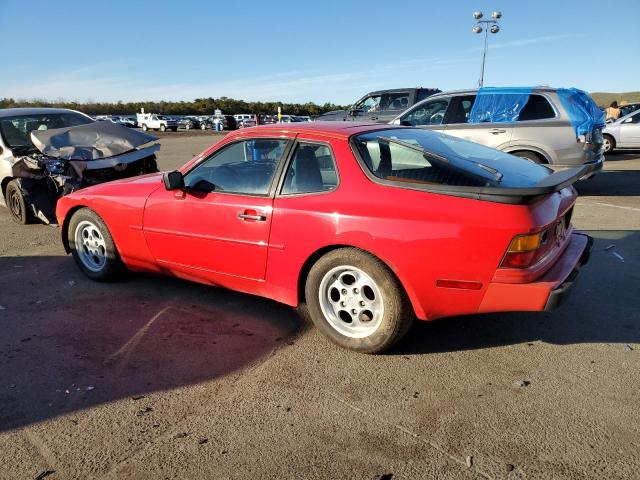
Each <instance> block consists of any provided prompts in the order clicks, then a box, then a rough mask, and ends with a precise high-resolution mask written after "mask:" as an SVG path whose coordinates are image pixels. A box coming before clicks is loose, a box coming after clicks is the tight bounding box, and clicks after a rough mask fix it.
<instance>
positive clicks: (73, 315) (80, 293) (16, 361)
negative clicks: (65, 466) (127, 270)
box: [0, 256, 302, 431]
mask: <svg viewBox="0 0 640 480" xmlns="http://www.w3.org/2000/svg"><path fill="white" fill-rule="evenodd" d="M0 272H3V275H2V276H0V292H2V294H1V296H0V321H1V322H2V331H1V332H0V431H4V430H8V429H13V428H18V427H21V426H24V425H28V424H31V423H34V422H39V421H43V420H46V419H48V418H51V417H55V416H58V415H63V414H67V413H69V412H73V411H76V410H81V409H86V408H89V407H91V406H93V405H97V404H102V403H108V402H111V401H114V400H118V399H123V398H127V397H134V398H135V397H138V396H143V395H145V394H147V393H150V392H154V391H161V390H168V389H173V388H177V387H180V386H184V385H190V384H195V383H198V382H202V381H206V380H210V379H213V378H216V377H221V376H224V375H228V374H231V373H233V372H234V371H237V370H239V369H241V368H244V367H246V366H248V365H253V364H256V363H259V362H261V361H263V360H264V358H266V357H267V355H268V354H269V353H270V352H272V351H273V350H274V349H276V348H278V347H279V346H280V345H282V344H286V343H287V342H288V341H290V340H291V337H292V336H293V335H295V334H296V333H297V332H298V331H299V329H300V327H301V325H302V322H301V321H300V318H299V317H298V316H297V315H296V313H295V311H294V310H293V309H291V308H289V307H287V306H284V305H281V304H278V303H276V302H272V301H269V300H265V299H261V298H258V297H254V296H250V295H243V294H239V293H235V292H231V291H228V290H224V289H220V288H213V287H207V286H204V285H198V284H194V283H190V282H185V281H181V280H177V279H173V278H169V277H162V276H154V275H141V274H131V275H129V276H128V277H127V278H126V279H124V280H123V281H122V282H118V283H107V284H104V283H103V284H100V283H95V282H91V281H90V280H88V279H86V278H85V277H84V276H83V275H82V274H81V273H80V272H79V271H78V269H77V268H76V266H75V265H74V263H73V261H72V260H71V258H70V257H56V256H43V257H3V258H0Z"/></svg>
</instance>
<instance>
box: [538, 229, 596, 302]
mask: <svg viewBox="0 0 640 480" xmlns="http://www.w3.org/2000/svg"><path fill="white" fill-rule="evenodd" d="M592 247H593V237H590V236H588V235H587V246H586V247H585V249H584V252H582V256H581V257H580V260H579V261H578V266H576V268H574V269H573V271H572V272H571V273H570V274H569V276H568V277H567V278H566V280H565V281H564V282H562V283H561V284H560V285H559V286H558V288H556V289H554V290H552V291H551V293H550V294H549V299H548V300H547V304H546V305H545V306H544V309H545V311H549V310H553V309H555V308H558V307H559V306H560V305H562V304H563V303H564V301H565V300H566V299H567V298H568V297H569V294H570V293H571V289H572V288H573V286H574V285H575V284H576V282H577V281H578V273H579V271H580V267H581V266H583V265H586V264H587V262H588V261H589V257H590V256H591V248H592Z"/></svg>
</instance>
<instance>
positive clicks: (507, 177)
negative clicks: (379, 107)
mask: <svg viewBox="0 0 640 480" xmlns="http://www.w3.org/2000/svg"><path fill="white" fill-rule="evenodd" d="M352 141H353V144H354V145H355V147H356V149H357V153H358V154H359V157H360V159H361V160H362V163H363V164H364V166H365V168H366V169H367V170H368V171H369V172H370V173H371V174H373V175H374V176H375V177H377V178H379V179H382V180H386V181H390V182H400V183H405V184H406V183H410V184H411V183H412V184H415V185H450V186H460V187H493V188H527V187H534V186H536V185H539V184H540V183H541V182H543V180H544V179H545V178H546V177H548V176H549V175H550V174H551V171H550V170H549V169H547V168H546V167H543V166H540V165H537V164H535V163H533V162H530V161H528V160H523V159H521V158H518V157H515V156H513V155H509V154H507V153H503V152H500V151H498V150H495V149H493V148H489V147H485V146H484V145H479V144H477V143H473V142H469V141H467V140H462V139H460V138H457V137H452V136H450V135H445V134H442V133H439V132H433V131H429V130H422V129H413V128H398V129H388V130H378V131H372V132H366V133H363V134H360V135H356V136H355V137H353V140H352Z"/></svg>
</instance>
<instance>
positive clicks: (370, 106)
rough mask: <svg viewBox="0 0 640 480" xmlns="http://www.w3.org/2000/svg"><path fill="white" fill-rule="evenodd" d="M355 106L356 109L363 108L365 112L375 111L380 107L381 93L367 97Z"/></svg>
mask: <svg viewBox="0 0 640 480" xmlns="http://www.w3.org/2000/svg"><path fill="white" fill-rule="evenodd" d="M354 108H355V109H356V110H362V111H363V112H375V111H377V110H379V109H380V95H376V96H373V97H367V98H365V99H364V100H362V101H361V102H359V103H357V104H356V105H355V106H354Z"/></svg>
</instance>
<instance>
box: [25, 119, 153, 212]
mask: <svg viewBox="0 0 640 480" xmlns="http://www.w3.org/2000/svg"><path fill="white" fill-rule="evenodd" d="M31 137H32V141H33V144H34V145H35V147H36V148H37V149H38V150H39V152H34V153H30V154H27V155H22V156H18V157H16V159H15V162H14V164H13V166H12V170H13V171H12V174H13V177H14V178H15V179H16V180H17V183H18V185H19V187H20V189H21V190H22V194H23V196H24V198H25V203H26V204H27V206H28V208H29V209H30V213H31V214H32V215H33V216H34V217H35V218H38V219H39V220H41V221H42V222H44V223H47V224H48V223H55V222H56V220H55V206H56V202H57V200H58V199H59V198H60V197H61V196H63V195H67V194H69V193H71V192H74V191H76V190H79V189H81V188H85V187H89V186H92V185H97V184H99V183H104V182H110V181H112V180H119V179H122V178H129V177H134V176H137V175H144V174H147V173H153V172H157V171H158V166H157V163H156V156H155V153H156V152H157V151H158V150H159V149H160V145H159V144H158V143H153V144H151V145H147V146H144V145H145V144H149V143H150V142H153V141H155V140H157V139H158V137H156V136H154V135H149V134H146V133H142V132H135V131H131V130H130V129H128V128H126V127H122V126H119V125H115V124H113V123H111V122H97V123H92V124H87V125H81V126H78V127H70V128H64V129H56V130H49V131H34V132H32V133H31ZM139 147H142V148H139Z"/></svg>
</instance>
